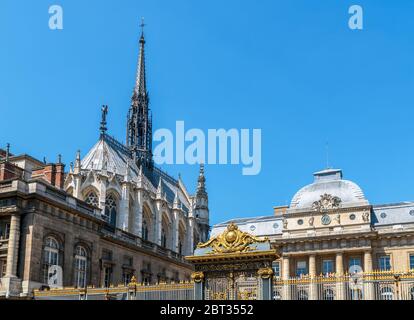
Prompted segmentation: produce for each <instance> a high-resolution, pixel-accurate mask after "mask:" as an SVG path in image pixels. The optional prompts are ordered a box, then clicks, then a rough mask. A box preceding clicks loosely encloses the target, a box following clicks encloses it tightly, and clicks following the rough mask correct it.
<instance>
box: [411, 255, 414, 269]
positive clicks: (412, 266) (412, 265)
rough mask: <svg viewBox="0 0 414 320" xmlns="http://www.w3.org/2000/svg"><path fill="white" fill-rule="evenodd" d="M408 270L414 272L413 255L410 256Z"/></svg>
mask: <svg viewBox="0 0 414 320" xmlns="http://www.w3.org/2000/svg"><path fill="white" fill-rule="evenodd" d="M410 270H414V254H410Z"/></svg>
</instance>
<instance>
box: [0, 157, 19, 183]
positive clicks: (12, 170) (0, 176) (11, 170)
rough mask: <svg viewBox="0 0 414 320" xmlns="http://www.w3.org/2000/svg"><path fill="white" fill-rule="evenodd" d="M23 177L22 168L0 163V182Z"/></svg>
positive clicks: (5, 162)
mask: <svg viewBox="0 0 414 320" xmlns="http://www.w3.org/2000/svg"><path fill="white" fill-rule="evenodd" d="M22 176H23V170H22V168H19V167H18V166H16V165H14V164H13V163H11V162H8V161H2V162H1V163H0V181H3V180H11V179H17V178H21V177H22Z"/></svg>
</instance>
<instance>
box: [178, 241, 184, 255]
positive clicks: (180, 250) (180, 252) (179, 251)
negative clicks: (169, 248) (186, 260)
mask: <svg viewBox="0 0 414 320" xmlns="http://www.w3.org/2000/svg"><path fill="white" fill-rule="evenodd" d="M178 253H179V254H183V243H182V242H181V239H180V241H179V242H178Z"/></svg>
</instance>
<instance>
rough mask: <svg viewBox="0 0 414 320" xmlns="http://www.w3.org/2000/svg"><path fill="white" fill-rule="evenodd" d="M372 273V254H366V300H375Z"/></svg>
mask: <svg viewBox="0 0 414 320" xmlns="http://www.w3.org/2000/svg"><path fill="white" fill-rule="evenodd" d="M371 272H372V252H371V251H365V252H364V295H363V296H364V299H365V300H374V299H375V294H374V283H373V282H372V281H371V275H370V273H371Z"/></svg>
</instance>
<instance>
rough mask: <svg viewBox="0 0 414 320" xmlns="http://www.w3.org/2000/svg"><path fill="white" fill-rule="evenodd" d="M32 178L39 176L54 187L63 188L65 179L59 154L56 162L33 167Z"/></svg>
mask: <svg viewBox="0 0 414 320" xmlns="http://www.w3.org/2000/svg"><path fill="white" fill-rule="evenodd" d="M32 178H40V179H43V180H45V181H47V182H49V183H50V184H51V185H52V186H55V187H56V188H59V189H63V183H64V181H65V165H64V164H63V163H61V157H60V156H59V160H58V163H48V164H45V165H44V167H40V168H37V169H33V171H32Z"/></svg>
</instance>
